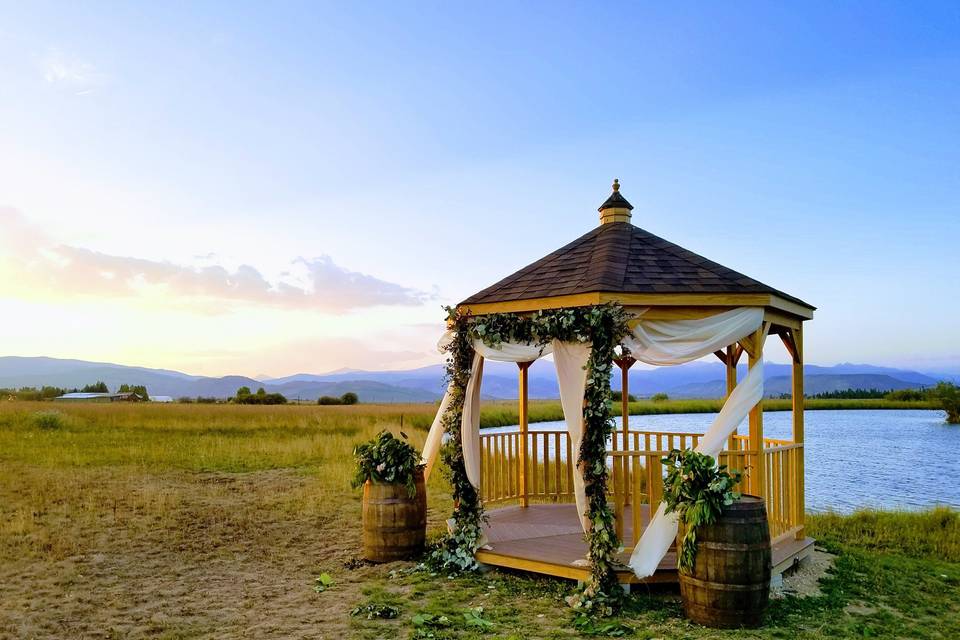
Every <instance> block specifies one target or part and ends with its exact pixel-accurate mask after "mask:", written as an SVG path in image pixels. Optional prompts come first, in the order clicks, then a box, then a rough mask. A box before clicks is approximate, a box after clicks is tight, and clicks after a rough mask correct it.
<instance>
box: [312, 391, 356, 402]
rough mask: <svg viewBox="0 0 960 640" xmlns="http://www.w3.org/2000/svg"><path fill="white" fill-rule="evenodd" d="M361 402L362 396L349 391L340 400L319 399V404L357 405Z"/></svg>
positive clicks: (321, 397) (330, 398)
mask: <svg viewBox="0 0 960 640" xmlns="http://www.w3.org/2000/svg"><path fill="white" fill-rule="evenodd" d="M359 401H360V396H358V395H357V394H355V393H354V392H353V391H347V392H346V393H345V394H343V395H342V396H340V397H339V398H337V397H335V396H320V397H319V398H317V404H326V405H329V404H357V403H358V402H359Z"/></svg>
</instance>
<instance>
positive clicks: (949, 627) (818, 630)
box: [0, 402, 960, 639]
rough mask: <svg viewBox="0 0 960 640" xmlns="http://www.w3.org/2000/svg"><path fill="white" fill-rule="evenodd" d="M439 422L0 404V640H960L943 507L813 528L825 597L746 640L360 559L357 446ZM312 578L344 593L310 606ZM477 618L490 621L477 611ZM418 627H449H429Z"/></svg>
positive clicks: (493, 416) (513, 585) (667, 600)
mask: <svg viewBox="0 0 960 640" xmlns="http://www.w3.org/2000/svg"><path fill="white" fill-rule="evenodd" d="M553 410H554V408H553V407H552V406H551V403H536V404H535V405H534V408H533V412H538V411H539V412H541V413H539V414H536V415H540V416H544V415H549V412H550V411H553ZM686 410H690V409H689V407H687V408H686ZM510 411H511V409H510V408H509V407H507V406H506V405H499V404H494V405H492V406H490V407H487V410H486V413H485V415H484V423H485V424H487V425H493V424H505V423H506V424H508V423H509V422H510V416H511V414H510ZM50 412H54V413H52V414H51V413H50ZM432 414H433V407H431V406H425V405H404V406H397V405H391V406H362V405H360V406H353V407H336V406H327V407H317V406H299V407H297V406H290V407H259V406H232V405H152V404H147V405H116V404H115V405H99V404H85V405H59V404H51V403H42V404H41V403H36V404H35V403H18V402H10V403H3V404H2V405H0V637H2V638H87V637H89V638H126V637H153V638H220V637H227V638H234V637H236V638H337V639H343V638H371V639H372V638H396V637H399V638H431V637H432V638H481V637H482V638H567V637H578V636H581V635H585V634H591V633H594V634H595V633H607V634H609V633H611V632H618V630H619V632H623V633H625V634H627V635H628V636H630V637H638V638H707V637H709V638H739V637H756V638H833V637H880V638H955V637H960V517H958V515H957V513H955V512H950V511H946V510H939V511H933V512H926V513H920V514H904V513H862V514H857V515H854V516H847V517H841V516H836V515H829V514H828V515H817V516H811V517H810V533H811V535H813V536H814V537H816V538H817V539H818V541H819V543H820V544H821V545H823V546H824V547H825V548H826V549H827V550H829V551H831V552H833V553H835V554H837V559H836V561H835V567H834V569H833V571H832V573H831V574H830V575H829V577H828V578H827V579H826V580H825V581H824V583H823V584H822V587H821V588H822V594H821V595H819V596H816V597H809V598H803V599H800V598H787V599H785V600H778V601H776V602H775V603H774V604H773V606H772V610H771V613H770V616H769V619H768V623H767V625H766V626H765V627H764V628H763V629H761V630H758V631H753V632H748V633H739V632H715V631H710V630H706V629H702V628H699V627H695V626H693V625H691V624H689V623H687V622H686V621H685V619H684V618H683V617H682V615H681V612H680V607H679V603H678V601H677V598H676V597H675V596H674V595H672V594H647V593H641V594H638V595H635V596H633V597H632V598H631V602H630V607H629V609H628V611H627V612H626V613H625V614H624V616H623V617H622V618H621V619H619V620H617V621H616V626H613V627H611V628H608V629H606V631H604V630H603V629H602V628H600V627H598V626H594V627H592V628H584V629H579V630H578V629H574V628H573V627H572V624H571V619H572V616H571V612H570V610H569V609H568V608H567V607H566V605H565V604H564V603H563V600H562V597H563V596H564V595H567V594H569V592H570V588H571V585H570V584H569V583H563V582H559V581H554V580H547V579H536V578H530V577H524V576H521V575H514V574H507V573H502V572H492V573H488V574H485V575H478V576H471V577H465V578H458V579H455V580H451V579H448V578H446V577H442V576H432V575H430V574H427V573H407V572H404V571H402V569H405V568H408V567H410V566H411V565H410V564H405V563H394V564H392V565H384V566H367V565H364V564H363V563H359V562H357V558H358V556H359V553H360V546H359V513H360V497H359V495H358V493H357V492H355V491H353V490H351V489H350V487H349V479H350V476H351V473H352V461H351V458H350V451H351V449H352V446H353V444H354V443H356V442H357V441H360V440H363V439H366V438H369V437H372V436H373V435H375V434H376V433H377V432H378V431H379V430H380V429H383V428H389V429H392V430H394V431H396V430H398V429H399V426H400V416H401V415H403V420H404V429H405V431H406V432H407V433H408V434H409V435H410V437H411V440H413V441H414V442H415V443H416V444H417V445H419V444H421V443H422V441H423V438H424V436H425V428H426V426H427V425H428V424H429V422H430V420H431V419H432ZM429 504H430V513H429V526H430V529H431V532H432V534H433V535H437V534H438V533H439V532H440V530H441V527H442V522H443V519H444V518H445V517H447V515H448V514H449V511H450V506H451V505H450V499H449V496H448V492H447V487H446V486H444V481H443V479H442V477H441V476H440V474H435V476H434V477H433V478H431V483H430V486H429ZM398 570H401V571H398ZM321 573H327V574H329V575H330V576H331V577H332V579H333V582H334V584H333V586H332V587H330V588H329V589H328V590H326V591H324V592H323V593H317V592H315V591H314V589H313V585H314V581H315V579H316V578H317V577H318V576H319V575H320V574H321ZM368 604H371V605H391V606H396V607H397V608H398V609H399V617H398V618H396V619H394V620H379V619H373V620H367V619H365V618H364V617H363V616H356V617H354V616H351V615H349V612H350V611H351V610H352V609H353V608H354V607H357V606H362V605H368ZM477 607H483V612H482V613H480V614H479V620H481V621H487V622H488V623H489V625H488V624H486V623H484V622H478V621H477V620H478V618H477V617H476V616H471V615H469V614H470V612H476V608H477ZM465 614H468V617H465ZM427 615H434V616H441V615H444V616H447V619H448V620H449V621H451V622H450V624H449V625H448V626H431V622H430V618H428V617H426V616H427ZM417 623H419V624H417ZM621 625H622V626H621Z"/></svg>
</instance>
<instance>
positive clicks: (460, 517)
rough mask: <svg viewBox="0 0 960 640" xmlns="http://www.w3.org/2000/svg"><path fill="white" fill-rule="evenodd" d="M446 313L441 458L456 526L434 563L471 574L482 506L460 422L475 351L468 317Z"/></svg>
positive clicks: (436, 554)
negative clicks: (468, 466) (469, 470)
mask: <svg viewBox="0 0 960 640" xmlns="http://www.w3.org/2000/svg"><path fill="white" fill-rule="evenodd" d="M447 314H448V318H447V326H448V327H449V328H450V329H451V331H452V332H453V339H452V340H451V341H450V342H449V343H448V344H447V346H446V352H447V364H446V372H447V374H446V375H447V381H448V382H449V387H448V388H449V393H450V404H449V405H447V411H446V412H445V413H444V414H443V417H442V418H441V424H443V431H444V433H445V434H446V437H445V438H444V444H443V446H442V447H441V448H440V458H441V459H442V460H443V462H444V468H445V469H446V473H447V479H448V480H449V481H450V486H451V488H452V491H453V521H454V523H455V526H454V529H453V531H451V532H450V533H449V534H448V535H447V536H446V538H444V539H443V540H442V541H441V542H440V545H439V546H438V547H437V548H436V549H435V550H434V552H433V554H432V555H431V560H432V563H433V564H434V565H436V566H437V567H438V568H440V569H444V570H448V571H472V570H474V569H476V568H477V567H478V565H477V560H476V558H475V557H474V554H475V553H476V551H477V549H478V548H479V547H480V537H481V535H482V534H483V505H482V504H480V496H479V495H478V494H477V489H476V487H474V486H473V485H472V484H471V483H470V480H469V479H468V478H467V469H466V465H465V464H464V461H463V439H462V437H461V434H460V420H461V417H462V415H463V404H464V400H465V398H466V390H467V381H468V380H469V379H470V368H471V366H472V364H473V354H474V350H473V340H472V338H471V336H470V331H469V329H468V319H467V317H466V316H461V315H459V314H458V313H457V312H456V311H455V310H454V309H451V308H449V307H448V308H447Z"/></svg>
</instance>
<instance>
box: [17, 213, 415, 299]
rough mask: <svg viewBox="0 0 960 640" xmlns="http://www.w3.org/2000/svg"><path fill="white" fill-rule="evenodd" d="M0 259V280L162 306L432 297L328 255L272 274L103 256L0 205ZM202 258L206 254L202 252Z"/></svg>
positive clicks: (245, 268) (246, 267)
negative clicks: (58, 238)
mask: <svg viewBox="0 0 960 640" xmlns="http://www.w3.org/2000/svg"><path fill="white" fill-rule="evenodd" d="M0 228H2V229H3V232H4V233H3V234H2V236H0V260H2V259H3V257H4V255H6V256H7V257H8V258H10V259H9V260H8V261H7V262H8V263H9V264H8V267H7V269H8V270H9V271H11V272H12V273H11V274H10V275H7V276H6V277H5V278H4V279H5V280H7V281H8V282H13V283H16V284H18V285H19V286H21V287H22V286H24V285H25V284H29V286H30V287H32V288H37V287H39V288H40V289H42V290H44V291H48V292H53V293H56V294H58V295H61V296H63V295H93V296H105V297H150V298H153V299H158V298H159V299H160V300H162V301H166V302H167V303H168V304H169V305H170V306H177V307H180V306H183V304H184V302H185V301H188V302H192V303H197V302H199V303H201V304H203V303H207V304H208V306H209V303H235V304H246V305H268V306H272V307H276V308H284V309H303V310H315V311H323V312H330V313H344V312H347V311H351V310H354V309H359V308H364V307H374V306H380V305H391V306H397V305H400V306H413V305H421V304H423V303H425V302H426V301H428V300H430V299H431V298H432V295H431V294H428V293H426V292H423V291H419V290H417V289H413V288H410V287H405V286H402V285H399V284H396V283H393V282H388V281H386V280H381V279H379V278H376V277H374V276H372V275H368V274H365V273H360V272H357V271H350V270H348V269H345V268H344V267H341V266H339V265H337V264H336V263H334V262H333V260H332V259H331V258H330V257H329V256H323V255H322V256H319V257H315V258H302V257H301V258H296V259H295V260H293V261H292V263H291V265H290V268H289V270H287V271H285V272H284V274H283V275H282V276H280V278H279V279H275V280H273V281H270V280H268V279H267V278H266V277H264V276H263V274H262V273H261V272H260V271H258V270H257V269H256V268H255V267H253V266H250V265H246V264H242V265H240V266H238V267H237V268H235V269H229V268H227V267H224V266H222V265H219V264H209V263H208V264H204V265H200V266H198V265H186V264H177V263H174V262H169V261H158V260H147V259H143V258H134V257H128V256H118V255H111V254H107V253H102V252H100V251H94V250H91V249H86V248H83V247H76V246H70V245H64V244H57V243H56V242H55V241H54V240H53V239H52V238H50V237H49V236H47V235H46V234H45V233H43V231H41V230H39V229H38V228H37V227H35V226H34V225H32V224H30V223H29V221H27V220H26V219H25V218H24V217H23V216H22V215H21V214H20V213H19V212H18V211H16V210H14V209H9V208H5V209H4V208H0ZM205 257H206V256H205Z"/></svg>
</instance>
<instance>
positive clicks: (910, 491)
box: [483, 410, 960, 512]
mask: <svg viewBox="0 0 960 640" xmlns="http://www.w3.org/2000/svg"><path fill="white" fill-rule="evenodd" d="M805 418H806V420H805V423H806V424H805V430H804V431H805V440H806V441H805V444H804V449H805V450H806V453H805V456H804V460H805V465H806V469H805V470H806V503H807V510H808V511H826V510H835V511H840V512H848V511H852V510H854V509H857V508H858V507H883V508H887V509H891V508H902V509H919V508H923V507H930V506H934V505H938V504H943V505H948V506H951V507H954V508H957V509H960V427H958V426H957V425H948V424H946V423H945V422H944V417H943V412H942V411H930V410H878V411H854V410H843V411H807V412H806V415H805ZM712 420H713V414H677V415H658V416H631V417H630V428H631V429H637V430H642V431H673V432H691V433H703V432H704V431H706V429H707V428H708V427H709V426H710V423H711V422H712ZM790 421H791V414H790V412H789V411H771V412H768V413H764V414H763V431H764V435H765V436H766V437H768V438H785V439H789V438H790V437H791V425H790ZM617 424H618V425H619V424H620V419H619V418H617ZM515 429H516V427H505V428H502V429H484V431H483V432H484V433H496V432H501V431H512V430H515ZM530 429H531V430H554V429H560V430H566V427H565V426H564V423H563V422H539V423H536V424H531V425H530ZM746 432H747V425H746V422H744V424H741V425H740V428H739V433H741V434H745V433H746Z"/></svg>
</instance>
